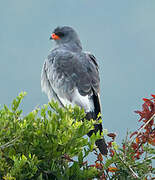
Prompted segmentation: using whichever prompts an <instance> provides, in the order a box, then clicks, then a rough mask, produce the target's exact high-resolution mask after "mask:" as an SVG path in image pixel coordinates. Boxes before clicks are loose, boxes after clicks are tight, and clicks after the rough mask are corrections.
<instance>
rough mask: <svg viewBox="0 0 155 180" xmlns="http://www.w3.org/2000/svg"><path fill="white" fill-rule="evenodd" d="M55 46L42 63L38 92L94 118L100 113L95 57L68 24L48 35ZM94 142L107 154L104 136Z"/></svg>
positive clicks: (87, 116) (96, 126) (92, 131)
mask: <svg viewBox="0 0 155 180" xmlns="http://www.w3.org/2000/svg"><path fill="white" fill-rule="evenodd" d="M50 39H53V40H54V41H55V42H56V47H55V48H54V49H52V50H51V51H50V54H49V55H48V57H47V59H46V60H45V62H44V65H43V68H42V74H41V87H42V91H43V92H45V93H46V94H47V96H48V99H49V100H50V101H51V99H54V100H56V101H58V102H59V104H60V106H62V107H65V106H66V105H71V106H74V105H78V106H80V107H81V108H84V110H85V113H86V119H87V120H90V119H97V115H98V114H99V113H100V112H101V104H100V78H99V66H98V63H97V60H96V58H95V57H94V56H93V55H92V54H91V53H88V52H84V51H83V50H82V45H81V42H80V39H79V37H78V35H77V33H76V32H75V30H74V29H73V28H72V27H69V26H63V27H57V28H56V29H55V30H54V31H53V33H52V34H51V36H50ZM98 131H100V132H102V124H101V123H97V124H95V126H94V130H91V131H90V132H88V134H87V135H88V136H89V137H90V136H91V135H92V134H93V133H96V132H98ZM96 145H97V147H98V148H99V150H100V152H101V153H102V154H103V155H106V154H107V145H106V143H105V140H104V138H103V139H98V140H97V141H96Z"/></svg>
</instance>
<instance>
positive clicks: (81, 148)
mask: <svg viewBox="0 0 155 180" xmlns="http://www.w3.org/2000/svg"><path fill="white" fill-rule="evenodd" d="M24 96H25V93H20V94H19V96H18V97H17V98H16V99H14V100H13V103H12V106H11V109H9V108H8V107H7V106H6V105H4V107H2V108H1V109H0V179H3V180H30V179H31V180H91V179H94V178H96V179H99V180H107V179H109V180H112V179H114V180H116V179H118V180H126V179H127V180H128V179H129V180H136V179H140V180H150V179H153V178H154V175H155V168H153V166H152V160H153V159H155V156H154V155H155V149H154V147H153V146H155V128H154V118H155V95H152V97H153V98H152V99H146V98H144V101H145V102H144V104H143V105H142V111H136V113H138V114H139V115H140V121H141V122H142V123H143V124H142V125H141V126H140V128H139V129H138V130H137V131H135V132H133V133H132V134H131V135H130V134H128V135H127V136H126V138H125V140H124V141H123V143H122V145H121V146H119V145H117V144H116V142H115V138H116V134H115V133H108V132H106V130H104V135H105V134H107V138H110V140H109V141H108V140H107V144H108V150H109V153H108V155H107V156H106V157H103V156H102V155H101V153H98V151H97V149H96V147H95V141H96V140H97V139H99V138H101V135H100V134H99V133H97V134H96V135H95V134H93V135H92V136H91V137H90V138H89V139H88V138H87V136H85V135H86V134H87V133H88V132H89V131H90V130H91V129H92V128H93V127H94V123H95V121H93V120H91V121H87V120H85V113H84V110H81V109H80V108H79V107H78V106H76V107H74V108H71V107H68V108H65V109H62V108H60V107H59V106H58V104H57V103H56V102H53V101H52V102H50V103H49V104H48V105H44V106H43V107H41V108H40V109H39V108H36V109H34V110H33V111H32V112H30V113H29V114H28V115H26V116H23V115H22V110H20V108H19V106H20V103H21V101H22V99H23V97H24ZM102 136H103V134H102ZM92 151H93V153H94V154H95V155H96V158H95V159H94V162H93V163H92V164H89V163H88V161H87V160H88V155H89V153H90V152H92Z"/></svg>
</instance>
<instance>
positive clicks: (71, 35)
mask: <svg viewBox="0 0 155 180" xmlns="http://www.w3.org/2000/svg"><path fill="white" fill-rule="evenodd" d="M50 39H53V40H55V42H56V43H57V44H64V43H70V42H71V43H76V44H77V45H79V46H81V43H80V40H79V38H78V35H77V33H76V32H75V30H74V29H73V28H72V27H69V26H62V27H57V28H56V29H55V30H54V31H53V33H52V34H51V36H50Z"/></svg>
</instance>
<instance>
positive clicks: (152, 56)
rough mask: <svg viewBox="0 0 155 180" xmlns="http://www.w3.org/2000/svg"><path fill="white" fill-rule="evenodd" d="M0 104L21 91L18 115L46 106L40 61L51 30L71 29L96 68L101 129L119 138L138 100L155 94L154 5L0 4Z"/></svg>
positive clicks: (90, 0)
mask: <svg viewBox="0 0 155 180" xmlns="http://www.w3.org/2000/svg"><path fill="white" fill-rule="evenodd" d="M0 22H1V23H0V82H1V84H0V92H1V93H0V104H1V105H3V104H6V105H9V106H10V103H11V101H12V100H13V99H14V98H15V97H16V96H17V95H18V94H19V93H20V92H21V91H26V92H27V96H26V97H25V98H24V101H23V106H22V108H23V109H24V113H25V114H26V113H28V112H30V111H32V110H33V109H34V108H35V107H36V106H37V105H39V106H41V105H43V104H47V102H48V98H47V97H46V95H45V94H43V93H42V92H41V86H40V75H41V69H42V65H43V62H44V59H45V58H46V57H47V55H48V53H49V50H50V49H51V48H52V47H54V43H53V42H51V41H49V36H50V34H51V32H52V31H53V29H54V28H56V27H57V26H63V25H68V26H72V27H74V29H75V30H76V31H77V33H78V34H79V37H80V39H81V42H82V45H83V49H84V50H85V51H90V52H92V53H93V54H94V55H95V57H96V58H97V60H98V63H99V65H100V78H101V101H102V109H103V112H102V114H103V125H104V128H106V129H108V131H109V132H115V133H117V139H116V141H118V142H121V140H122V139H123V138H125V135H126V131H127V129H128V130H129V131H134V130H136V128H137V127H138V123H137V121H138V118H139V117H138V115H136V114H135V113H134V111H135V110H138V109H141V105H142V103H143V101H142V98H143V97H145V98H147V97H150V94H155V84H154V72H155V1H154V0H149V1H146V0H136V1H135V0H130V1H121V0H117V1H114V0H113V1H112V0H111V1H109V0H46V1H42V0H33V1H32V0H26V1H21V0H13V1H12V0H5V1H1V2H0Z"/></svg>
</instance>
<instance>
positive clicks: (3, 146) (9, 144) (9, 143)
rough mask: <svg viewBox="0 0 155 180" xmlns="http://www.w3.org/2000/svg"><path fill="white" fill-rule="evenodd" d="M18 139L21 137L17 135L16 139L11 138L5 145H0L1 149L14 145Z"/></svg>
mask: <svg viewBox="0 0 155 180" xmlns="http://www.w3.org/2000/svg"><path fill="white" fill-rule="evenodd" d="M17 139H19V137H16V138H15V139H13V140H11V141H10V142H7V143H6V144H4V145H1V146H0V149H4V148H7V147H9V146H12V145H13V143H14V142H15V141H16V140H17Z"/></svg>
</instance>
